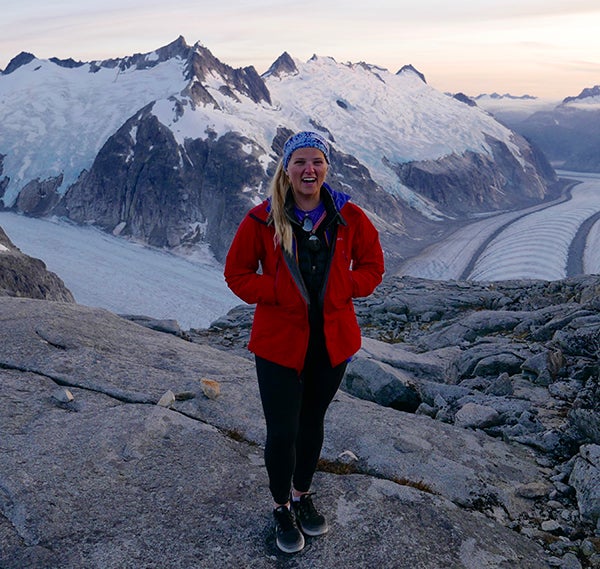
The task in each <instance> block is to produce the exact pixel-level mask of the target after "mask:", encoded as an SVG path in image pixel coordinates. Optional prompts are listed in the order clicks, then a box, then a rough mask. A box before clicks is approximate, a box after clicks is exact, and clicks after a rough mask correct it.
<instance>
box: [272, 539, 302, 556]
mask: <svg viewBox="0 0 600 569" xmlns="http://www.w3.org/2000/svg"><path fill="white" fill-rule="evenodd" d="M275 543H276V544H277V547H278V548H279V549H280V550H281V551H283V552H284V553H298V552H299V551H302V550H303V549H304V545H305V543H304V536H303V537H302V541H301V542H300V543H299V544H298V546H296V547H295V548H291V547H286V546H284V545H282V544H281V543H280V542H279V540H278V539H276V540H275Z"/></svg>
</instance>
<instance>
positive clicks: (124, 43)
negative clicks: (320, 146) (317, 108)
mask: <svg viewBox="0 0 600 569" xmlns="http://www.w3.org/2000/svg"><path fill="white" fill-rule="evenodd" d="M0 13H1V14H2V18H1V20H0V69H4V68H5V67H6V65H7V64H8V62H9V61H10V60H11V59H12V58H13V57H14V56H15V55H17V54H18V53H20V52H21V51H26V52H29V53H33V54H34V55H36V56H37V57H39V58H41V59H47V58H50V57H59V58H62V59H66V58H69V57H72V58H73V59H75V60H78V61H93V60H101V59H108V58H112V57H124V56H127V55H132V54H134V53H146V52H150V51H153V50H154V49H157V48H159V47H162V46H164V45H166V44H168V43H170V42H171V41H173V40H175V39H176V38H177V37H179V36H180V35H181V36H183V37H184V38H185V39H186V41H187V43H188V44H190V45H193V44H195V43H196V42H200V43H201V44H202V45H204V46H205V47H207V48H208V49H209V50H210V51H211V52H212V53H213V55H214V56H215V57H217V58H218V59H219V60H221V61H222V62H223V63H226V64H228V65H230V66H232V67H243V66H248V65H253V66H254V67H255V68H256V70H257V71H258V72H259V73H263V72H264V71H266V70H267V69H268V67H269V66H270V65H271V63H273V61H275V60H276V59H277V57H279V55H281V54H282V53H283V52H284V51H287V52H288V53H289V54H290V55H291V56H292V57H294V58H298V59H300V60H304V61H306V60H307V59H309V58H310V57H311V56H312V55H313V54H317V55H319V56H330V57H333V58H334V59H335V60H336V61H338V62H341V63H345V62H354V63H357V62H361V61H364V62H366V63H370V64H373V65H378V66H381V67H385V68H387V69H388V70H390V71H392V72H394V73H395V72H396V71H398V70H399V69H400V68H401V67H402V66H404V65H408V64H411V65H413V66H414V67H416V68H417V69H418V70H419V71H420V72H421V73H423V74H424V75H425V77H426V79H427V82H428V83H429V84H430V85H432V86H433V87H435V88H436V89H439V90H441V91H446V92H452V93H456V92H463V93H466V94H467V95H470V96H476V95H479V94H481V93H493V92H497V93H511V94H512V95H523V94H529V95H534V96H538V97H541V98H550V99H562V98H564V97H567V96H574V95H578V94H579V93H580V92H581V91H582V90H583V89H584V88H586V87H593V86H594V85H598V84H600V33H598V30H600V2H598V0H452V1H449V0H419V1H417V2H415V1H414V0H331V1H328V0H319V1H315V0H304V1H300V0H218V1H216V0H168V1H165V0H143V1H142V0H83V1H82V0H52V2H49V1H48V0H19V1H18V2H14V0H0Z"/></svg>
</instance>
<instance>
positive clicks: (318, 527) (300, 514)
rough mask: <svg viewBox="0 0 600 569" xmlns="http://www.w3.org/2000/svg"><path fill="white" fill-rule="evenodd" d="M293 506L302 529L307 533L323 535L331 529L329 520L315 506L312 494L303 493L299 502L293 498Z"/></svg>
mask: <svg viewBox="0 0 600 569" xmlns="http://www.w3.org/2000/svg"><path fill="white" fill-rule="evenodd" d="M292 508H293V509H294V512H295V513H296V520H297V521H298V525H299V526H300V529H301V530H302V532H303V533H305V534H306V535H310V536H315V535H323V534H324V533H327V531H328V530H329V527H328V526H327V520H326V519H325V517H324V516H323V515H322V514H320V513H319V512H318V511H317V509H316V508H315V506H314V504H313V502H312V498H311V495H310V494H302V496H301V497H300V500H298V501H297V502H295V501H294V500H292Z"/></svg>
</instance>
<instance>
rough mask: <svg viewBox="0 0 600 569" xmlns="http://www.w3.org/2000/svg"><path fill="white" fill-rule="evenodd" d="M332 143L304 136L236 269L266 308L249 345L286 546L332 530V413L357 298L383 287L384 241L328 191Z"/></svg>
mask: <svg viewBox="0 0 600 569" xmlns="http://www.w3.org/2000/svg"><path fill="white" fill-rule="evenodd" d="M328 168H329V145H328V143H327V141H326V140H325V139H324V138H323V137H322V136H320V135H319V134H317V133H314V132H300V133H298V134H296V135H294V136H292V137H290V138H289V139H288V140H287V141H286V143H285V145H284V147H283V158H282V160H281V161H280V163H279V164H278V167H277V170H276V172H275V176H274V178H273V181H272V183H271V191H270V196H269V199H267V200H265V201H264V202H263V203H262V204H260V205H258V206H256V207H254V208H253V209H252V210H250V212H249V213H248V214H247V215H246V217H245V218H244V219H243V220H242V222H241V224H240V226H239V228H238V231H237V233H236V235H235V237H234V239H233V242H232V244H231V248H230V250H229V253H228V255H227V259H226V262H225V279H226V281H227V284H228V286H229V287H230V288H231V290H232V291H233V292H234V293H235V294H236V295H237V296H239V297H240V298H241V299H242V300H244V301H245V302H247V303H249V304H256V311H255V315H254V322H253V326H252V332H251V335H250V342H249V344H248V348H249V350H250V351H252V352H253V353H254V354H255V359H256V372H257V377H258V384H259V390H260V396H261V401H262V406H263V410H264V414H265V420H266V425H267V440H266V445H265V464H266V468H267V473H268V476H269V488H270V491H271V494H272V496H273V500H274V501H275V509H274V511H273V514H274V518H275V534H276V542H277V546H278V547H279V548H280V549H281V550H282V551H285V552H287V553H294V552H296V551H300V550H301V549H302V548H303V547H304V536H303V534H305V535H309V536H315V535H321V534H324V533H326V532H327V530H328V525H327V522H326V520H325V518H324V516H323V515H322V514H320V513H319V512H318V511H317V509H316V508H315V506H314V504H313V502H312V498H311V493H310V486H311V482H312V478H313V475H314V473H315V470H316V468H317V462H318V460H319V456H320V454H321V447H322V445H323V424H324V419H325V413H326V411H327V408H328V406H329V404H330V403H331V401H332V399H333V397H334V395H335V393H336V391H337V390H338V388H339V386H340V383H341V381H342V377H343V375H344V372H345V370H346V365H347V362H348V360H349V358H350V357H351V356H352V355H353V354H354V353H355V352H356V351H358V349H359V348H360V341H361V334H360V328H359V326H358V322H357V320H356V316H355V313H354V306H353V304H352V298H356V297H361V296H367V295H369V294H371V292H373V290H374V289H375V287H376V286H377V285H378V284H379V283H380V282H381V279H382V276H383V272H384V264H383V252H382V250H381V246H380V244H379V236H378V234H377V230H376V229H375V227H374V226H373V224H372V223H371V222H370V221H369V220H368V218H367V216H366V215H365V213H364V212H363V211H362V210H361V209H360V208H359V207H358V206H356V205H354V204H352V203H350V201H349V199H350V197H349V196H348V195H347V194H344V193H341V192H337V191H335V190H333V189H331V188H330V187H329V186H328V185H327V184H326V183H325V177H326V175H327V170H328Z"/></svg>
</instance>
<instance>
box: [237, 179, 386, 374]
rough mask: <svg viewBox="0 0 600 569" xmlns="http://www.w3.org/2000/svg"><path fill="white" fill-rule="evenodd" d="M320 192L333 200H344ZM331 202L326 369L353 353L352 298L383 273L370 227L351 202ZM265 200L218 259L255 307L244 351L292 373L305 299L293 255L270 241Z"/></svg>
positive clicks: (298, 362) (299, 363) (300, 357)
mask: <svg viewBox="0 0 600 569" xmlns="http://www.w3.org/2000/svg"><path fill="white" fill-rule="evenodd" d="M327 189H328V191H329V192H330V193H331V194H333V195H334V196H335V197H336V198H339V197H340V196H343V197H346V198H347V196H345V194H341V193H340V192H335V191H333V190H330V189H329V188H328V187H327ZM336 201H337V202H338V203H344V205H342V207H341V208H340V209H339V214H340V216H341V223H340V224H339V225H338V228H337V235H336V240H335V243H333V244H332V253H333V257H332V261H331V264H330V268H329V271H328V273H327V275H326V276H325V287H326V288H325V295H324V301H323V318H324V332H325V339H326V345H327V351H328V353H329V359H330V361H331V365H332V366H337V365H338V364H340V363H342V362H343V361H345V360H347V359H348V358H350V357H351V356H352V355H353V354H355V353H356V352H357V351H358V350H359V348H360V345H361V333H360V328H359V326H358V322H357V320H356V315H355V313H354V305H353V303H352V298H356V297H361V296H368V295H369V294H371V293H372V292H373V290H374V289H375V287H376V286H377V285H378V284H379V283H380V282H381V280H382V277H383V272H384V262H383V252H382V250H381V245H380V244H379V235H378V233H377V230H376V229H375V227H374V226H373V224H372V223H371V222H370V221H369V219H368V218H367V216H366V215H365V213H364V212H363V211H362V210H361V209H360V208H359V207H358V206H356V205H354V204H352V203H350V202H347V201H346V200H341V201H340V200H339V199H337V200H336ZM269 205H270V202H269V200H265V201H264V202H263V203H262V204H260V205H258V206H256V207H254V208H253V209H252V210H250V211H249V212H248V214H247V215H246V217H245V218H244V219H243V220H242V222H241V224H240V226H239V228H238V231H237V233H236V235H235V237H234V239H233V242H232V243H231V247H230V249H229V252H228V254H227V259H226V261H225V280H226V281H227V284H228V286H229V288H230V289H231V290H232V291H233V292H234V293H235V294H236V295H237V296H239V297H240V298H241V299H242V300H243V301H245V302H247V303H249V304H256V305H257V306H256V311H255V314H254V323H253V325H252V332H251V335H250V342H249V344H248V349H249V350H250V351H252V352H254V353H255V354H256V355H258V356H260V357H262V358H264V359H266V360H269V361H272V362H274V363H277V364H280V365H283V366H285V367H289V368H293V369H296V370H297V371H298V372H300V371H301V370H302V368H303V367H304V358H305V356H306V351H307V349H308V338H309V321H308V297H307V295H306V291H305V288H304V287H303V286H302V285H301V284H300V285H299V284H298V281H297V279H296V280H295V279H294V276H293V275H294V274H296V275H297V274H298V269H297V267H293V266H292V267H291V269H292V270H290V265H291V264H292V263H294V262H295V261H294V258H293V257H291V256H290V255H284V254H283V250H282V248H281V247H280V246H279V245H277V246H275V245H274V235H275V230H274V227H273V225H272V223H271V222H270V221H268V213H269ZM259 266H260V267H261V271H260V274H259Z"/></svg>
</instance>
